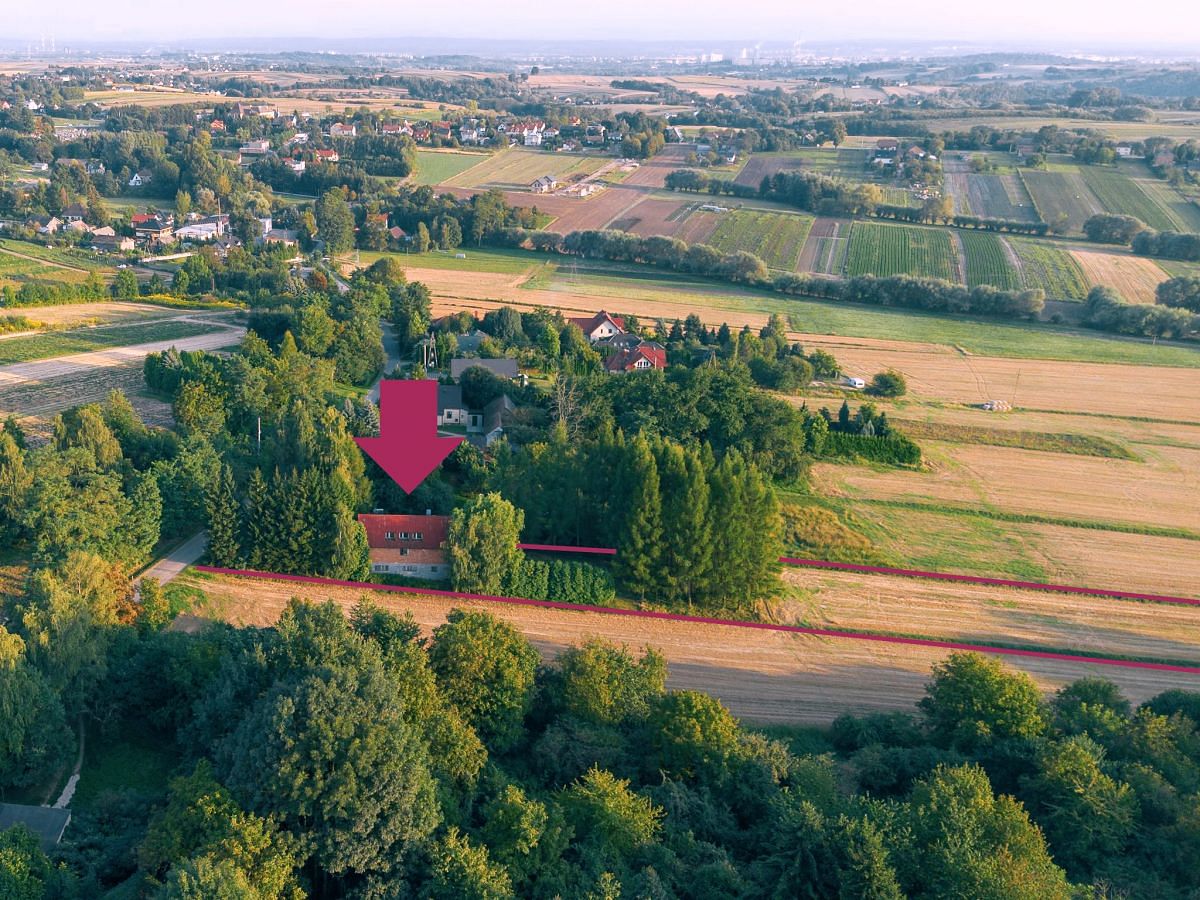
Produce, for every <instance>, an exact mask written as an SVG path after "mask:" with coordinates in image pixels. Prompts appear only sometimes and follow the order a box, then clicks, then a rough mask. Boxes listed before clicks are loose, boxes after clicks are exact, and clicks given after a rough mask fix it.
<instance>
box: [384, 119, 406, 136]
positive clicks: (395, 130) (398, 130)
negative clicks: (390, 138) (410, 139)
mask: <svg viewBox="0 0 1200 900" xmlns="http://www.w3.org/2000/svg"><path fill="white" fill-rule="evenodd" d="M379 133H380V134H397V135H399V134H408V135H411V134H412V126H411V125H409V124H408V122H384V123H383V124H382V125H380V126H379Z"/></svg>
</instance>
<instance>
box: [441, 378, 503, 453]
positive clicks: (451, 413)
mask: <svg viewBox="0 0 1200 900" xmlns="http://www.w3.org/2000/svg"><path fill="white" fill-rule="evenodd" d="M516 408H517V407H516V404H515V403H513V402H512V400H511V399H510V398H509V396H508V395H507V394H501V395H500V396H499V397H497V398H496V399H494V400H492V401H491V402H490V403H488V404H487V405H486V406H485V407H484V408H483V409H481V410H480V409H467V407H466V406H464V405H463V397H462V387H461V386H460V385H457V384H439V385H438V415H437V423H438V426H439V427H451V428H462V429H463V430H464V431H466V434H467V439H468V440H469V441H470V442H471V443H472V444H474V445H476V446H478V447H489V446H491V445H492V444H493V443H495V442H496V441H498V440H499V439H500V438H501V437H503V436H504V426H505V424H507V418H508V416H509V414H510V413H512V412H514V411H515V410H516Z"/></svg>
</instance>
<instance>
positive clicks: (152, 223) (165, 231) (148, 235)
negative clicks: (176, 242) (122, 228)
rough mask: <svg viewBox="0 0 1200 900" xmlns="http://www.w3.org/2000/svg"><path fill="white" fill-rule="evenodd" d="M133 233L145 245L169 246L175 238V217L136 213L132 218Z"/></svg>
mask: <svg viewBox="0 0 1200 900" xmlns="http://www.w3.org/2000/svg"><path fill="white" fill-rule="evenodd" d="M132 224H133V233H134V235H135V236H136V237H137V239H138V240H139V241H142V242H144V243H146V244H169V243H171V241H172V240H173V239H174V237H175V217H174V216H172V215H169V214H167V215H155V214H153V213H137V214H135V215H134V216H133V220H132Z"/></svg>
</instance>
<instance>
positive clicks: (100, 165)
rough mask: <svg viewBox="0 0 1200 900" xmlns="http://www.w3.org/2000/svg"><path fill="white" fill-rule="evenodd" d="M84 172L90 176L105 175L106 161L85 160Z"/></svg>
mask: <svg viewBox="0 0 1200 900" xmlns="http://www.w3.org/2000/svg"><path fill="white" fill-rule="evenodd" d="M83 170H84V171H85V172H87V173H88V174H89V175H103V174H104V172H105V168H104V160H102V159H89V160H85V161H84V163H83Z"/></svg>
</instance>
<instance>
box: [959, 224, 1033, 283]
mask: <svg viewBox="0 0 1200 900" xmlns="http://www.w3.org/2000/svg"><path fill="white" fill-rule="evenodd" d="M958 237H959V240H961V241H962V245H963V252H964V254H965V255H966V258H967V286H968V287H977V286H979V285H981V284H989V285H991V286H992V287H998V288H1001V289H1003V290H1006V291H1007V290H1018V289H1020V287H1021V276H1020V274H1018V272H1017V270H1016V268H1015V267H1014V266H1013V264H1012V261H1011V260H1010V259H1009V257H1008V252H1007V251H1006V250H1005V249H1004V244H1003V242H1002V241H1001V240H1000V237H999V235H995V234H989V233H987V232H982V231H960V232H959V233H958Z"/></svg>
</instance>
